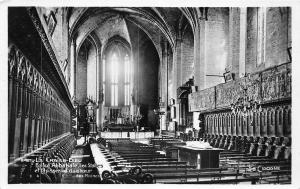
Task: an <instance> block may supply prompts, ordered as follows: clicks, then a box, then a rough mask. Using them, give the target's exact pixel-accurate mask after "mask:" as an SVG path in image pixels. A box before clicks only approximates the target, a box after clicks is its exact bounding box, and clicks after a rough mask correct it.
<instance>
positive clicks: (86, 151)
mask: <svg viewBox="0 0 300 189" xmlns="http://www.w3.org/2000/svg"><path fill="white" fill-rule="evenodd" d="M70 158H71V159H73V160H75V159H76V160H77V161H81V162H80V163H78V167H77V168H72V170H73V171H74V172H76V173H65V174H63V175H62V180H61V183H62V184H97V183H99V182H100V177H99V174H98V171H97V169H96V168H91V167H88V165H93V164H94V160H93V157H92V153H91V149H90V147H89V144H84V145H77V146H76V147H75V149H74V150H73V152H72V155H71V157H70ZM85 172H88V173H85Z"/></svg>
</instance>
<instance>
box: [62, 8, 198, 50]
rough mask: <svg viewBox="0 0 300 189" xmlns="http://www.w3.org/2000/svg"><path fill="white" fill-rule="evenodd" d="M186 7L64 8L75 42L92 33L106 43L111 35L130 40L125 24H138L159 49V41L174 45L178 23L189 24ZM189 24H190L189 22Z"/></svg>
mask: <svg viewBox="0 0 300 189" xmlns="http://www.w3.org/2000/svg"><path fill="white" fill-rule="evenodd" d="M187 12H189V10H184V9H181V8H155V7H130V8H126V7H120V8H115V7H101V8H99V7H91V8H87V7H83V8H81V7H76V8H68V15H67V19H68V20H69V22H68V23H69V34H70V35H71V36H72V37H73V38H74V39H75V40H76V44H77V46H79V47H80V46H81V44H82V43H83V41H84V40H85V39H86V38H87V37H88V36H89V35H90V34H91V33H94V34H95V35H96V36H97V38H98V40H99V41H100V42H101V45H102V47H103V46H105V45H106V43H107V42H108V41H109V39H110V38H111V37H113V36H120V37H122V38H124V39H125V40H126V41H128V43H131V40H130V36H135V35H136V34H131V33H130V31H133V30H129V29H128V26H132V25H134V26H136V27H138V28H140V29H141V30H142V31H143V32H144V33H145V34H146V35H147V36H148V37H149V39H150V40H151V41H152V42H153V44H154V46H155V47H156V49H157V50H158V51H159V50H160V47H159V46H160V45H159V44H160V41H161V40H166V41H168V43H169V45H170V47H171V49H174V46H175V41H176V37H177V35H178V33H179V31H180V30H181V29H182V27H184V26H186V25H187V24H191V23H192V21H191V20H190V18H188V17H187V16H188V15H187ZM190 28H193V27H192V25H191V27H190Z"/></svg>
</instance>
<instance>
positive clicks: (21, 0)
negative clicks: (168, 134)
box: [0, 0, 300, 189]
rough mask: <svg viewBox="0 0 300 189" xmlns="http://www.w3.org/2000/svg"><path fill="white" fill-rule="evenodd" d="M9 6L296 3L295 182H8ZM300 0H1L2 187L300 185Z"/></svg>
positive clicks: (262, 4)
mask: <svg viewBox="0 0 300 189" xmlns="http://www.w3.org/2000/svg"><path fill="white" fill-rule="evenodd" d="M8 6H46V7H60V6H73V7H87V6H92V7H98V6H99V7H105V6H108V7H114V6H117V7H152V6H155V7H260V6H268V7H277V6H291V7H292V47H293V48H292V51H293V53H292V55H293V63H292V67H293V68H292V93H293V94H292V97H293V98H292V140H293V141H292V148H293V149H292V159H293V161H292V185H247V186H244V185H242V184H238V185H160V184H155V185H103V184H102V185H99V184H89V185H87V184H84V185H76V184H66V185H62V184H49V185H47V184H43V185H39V184H35V185H33V184H26V185H23V184H16V185H8V184H7V165H8V163H7V162H8V161H7V160H8V158H7V141H8V138H7V133H8V132H7V78H8V76H7V70H8V69H7V49H8V48H7V44H8V42H7V41H8V36H7V26H8V23H7V15H8V13H7V7H8ZM299 19H300V0H247V1H246V0H240V1H238V0H216V1H213V0H151V1H150V0H148V1H145V0H144V1H142V0H123V1H122V0H106V1H104V0H86V1H74V0H73V1H72V0H51V1H50V0H49V1H41V0H2V2H1V1H0V20H1V21H0V39H1V40H0V64H1V68H0V89H1V92H0V99H1V105H0V118H1V119H0V120H1V125H0V127H1V130H0V131H1V137H0V146H1V148H0V189H2V188H23V189H27V188H30V189H32V188H41V187H43V188H53V187H55V188H66V187H75V188H79V187H80V188H83V187H89V188H97V189H99V188H108V189H109V188H120V187H122V188H123V187H128V188H129V187H130V188H132V189H133V188H139V189H140V188H141V187H143V189H148V188H153V187H154V188H158V187H159V188H161V187H163V188H170V187H172V189H173V188H182V187H189V188H200V187H205V188H223V187H225V188H228V187H231V188H244V187H246V188H253V187H255V188H265V187H266V186H267V187H272V188H274V189H275V188H300V174H299V172H300V170H299V168H300V150H299V149H300V148H299V145H300V137H299V136H297V134H298V131H299V128H298V127H300V120H299V118H298V117H299V116H298V115H299V112H300V109H299V105H300V103H299V101H300V99H298V97H299V96H300V86H299V84H300V74H299V73H298V71H299V64H300V63H298V60H299V58H300V57H299V56H300V55H299V45H300V40H299V39H300V36H299V33H300V21H299Z"/></svg>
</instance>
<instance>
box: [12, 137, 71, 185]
mask: <svg viewBox="0 0 300 189" xmlns="http://www.w3.org/2000/svg"><path fill="white" fill-rule="evenodd" d="M75 146H76V140H75V137H74V135H72V134H68V135H65V136H63V137H62V138H59V139H57V140H55V141H52V142H50V143H49V144H47V145H45V146H44V147H42V148H40V149H38V150H36V151H34V152H33V153H31V154H29V155H26V156H25V157H23V158H21V159H19V160H18V161H16V162H14V163H12V164H10V165H9V167H8V171H9V174H8V175H9V178H8V183H10V184H17V183H60V181H61V175H62V171H61V169H63V168H62V167H55V166H50V164H51V163H52V162H53V161H57V162H63V161H68V158H69V157H70V155H71V153H72V150H73V149H74V148H75Z"/></svg>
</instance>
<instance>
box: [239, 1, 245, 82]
mask: <svg viewBox="0 0 300 189" xmlns="http://www.w3.org/2000/svg"><path fill="white" fill-rule="evenodd" d="M246 42H247V8H244V7H243V8H240V56H239V77H241V75H242V74H245V73H246V44H247V43H246Z"/></svg>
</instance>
